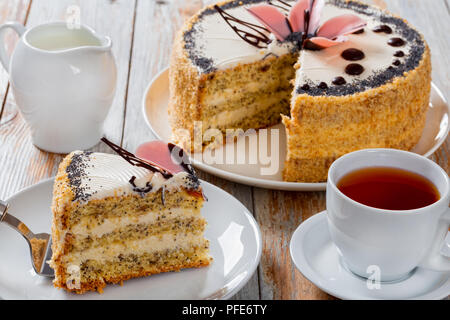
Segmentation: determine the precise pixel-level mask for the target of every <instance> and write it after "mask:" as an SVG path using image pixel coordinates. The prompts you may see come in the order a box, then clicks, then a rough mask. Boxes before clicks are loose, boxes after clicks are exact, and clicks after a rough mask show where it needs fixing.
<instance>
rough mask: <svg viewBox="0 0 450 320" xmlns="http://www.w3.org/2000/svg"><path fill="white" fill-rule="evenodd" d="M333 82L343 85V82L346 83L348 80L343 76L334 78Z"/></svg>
mask: <svg viewBox="0 0 450 320" xmlns="http://www.w3.org/2000/svg"><path fill="white" fill-rule="evenodd" d="M332 83H333V84H334V85H337V86H341V85H343V84H346V83H347V81H345V79H344V78H343V77H336V78H334V79H333V81H332Z"/></svg>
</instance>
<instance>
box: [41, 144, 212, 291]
mask: <svg viewBox="0 0 450 320" xmlns="http://www.w3.org/2000/svg"><path fill="white" fill-rule="evenodd" d="M108 143H109V144H111V143H110V142H108ZM111 146H113V148H115V150H116V151H118V152H119V155H114V154H106V153H91V152H83V151H75V152H72V153H71V154H69V155H68V156H67V157H66V158H65V159H64V160H63V162H62V163H61V165H60V167H59V170H58V174H57V176H56V180H55V184H54V190H53V204H52V212H53V224H52V239H53V244H52V249H53V256H52V259H51V262H50V265H51V267H52V268H53V269H54V270H55V280H54V285H55V287H59V288H64V289H66V290H68V291H72V292H76V293H84V292H86V291H90V290H92V291H95V290H97V291H99V292H101V291H102V290H103V288H104V287H105V286H106V284H107V283H118V282H122V281H123V280H127V279H130V278H135V277H142V276H147V275H151V274H156V273H161V272H168V271H178V270H181V269H184V268H192V267H203V266H207V265H209V263H210V260H211V258H210V257H209V255H208V251H209V249H208V248H209V242H208V240H207V239H205V238H204V236H203V233H204V229H205V226H206V221H205V219H204V218H203V217H202V216H201V213H200V209H201V208H202V205H203V201H204V198H203V193H202V189H201V186H200V183H199V180H198V179H197V177H196V176H195V173H194V171H193V170H192V168H191V167H190V165H188V164H186V163H184V164H183V165H179V164H176V163H171V162H170V156H168V155H169V154H170V152H169V151H170V150H169V149H171V150H173V146H171V145H169V146H168V145H167V144H165V143H162V142H155V143H152V144H151V145H150V146H147V147H146V148H147V149H148V148H150V151H148V150H147V151H145V150H144V154H146V156H145V160H144V157H143V158H138V157H136V156H134V155H132V154H131V153H128V152H126V151H124V150H123V149H120V148H119V147H118V146H115V145H113V144H111ZM177 152H178V151H177ZM141 153H142V152H141ZM155 153H156V154H157V155H156V156H155ZM152 155H153V156H152Z"/></svg>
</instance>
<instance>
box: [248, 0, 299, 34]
mask: <svg viewBox="0 0 450 320" xmlns="http://www.w3.org/2000/svg"><path fill="white" fill-rule="evenodd" d="M247 11H248V12H250V13H251V14H252V15H253V16H255V18H256V19H258V20H259V21H261V23H262V24H263V25H264V26H265V27H266V28H267V29H269V30H270V32H272V33H273V34H274V35H275V37H276V38H277V39H278V40H279V41H283V40H284V39H286V37H287V36H289V34H290V33H291V30H290V29H289V27H288V24H287V19H286V17H285V16H284V14H282V13H281V12H280V11H278V10H277V9H276V8H275V7H273V6H270V5H257V6H253V7H250V8H247Z"/></svg>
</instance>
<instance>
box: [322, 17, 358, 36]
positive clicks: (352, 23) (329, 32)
mask: <svg viewBox="0 0 450 320" xmlns="http://www.w3.org/2000/svg"><path fill="white" fill-rule="evenodd" d="M365 25H366V22H365V21H364V20H363V19H361V18H359V17H358V16H355V15H353V14H343V15H341V16H337V17H334V18H331V19H329V20H327V21H326V22H324V24H323V25H322V26H320V28H319V30H317V37H324V38H328V39H330V40H333V39H334V38H336V37H338V36H342V35H346V34H349V33H352V32H355V31H357V30H359V29H361V28H363V27H364V26H365Z"/></svg>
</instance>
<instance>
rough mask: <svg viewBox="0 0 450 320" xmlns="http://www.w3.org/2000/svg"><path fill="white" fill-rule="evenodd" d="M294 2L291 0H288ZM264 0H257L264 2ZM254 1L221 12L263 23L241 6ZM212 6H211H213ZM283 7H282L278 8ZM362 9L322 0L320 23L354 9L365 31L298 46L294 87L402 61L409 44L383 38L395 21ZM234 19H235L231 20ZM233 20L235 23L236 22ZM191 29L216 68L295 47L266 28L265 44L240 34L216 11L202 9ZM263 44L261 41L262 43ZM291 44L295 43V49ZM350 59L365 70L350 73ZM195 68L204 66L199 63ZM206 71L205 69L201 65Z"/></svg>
mask: <svg viewBox="0 0 450 320" xmlns="http://www.w3.org/2000/svg"><path fill="white" fill-rule="evenodd" d="M287 2H289V3H294V2H295V1H294V0H288V1H287ZM264 3H265V2H262V3H261V4H264ZM253 5H254V4H248V5H242V6H237V7H234V8H228V9H225V12H226V13H228V14H230V15H231V16H233V17H235V18H238V19H241V20H244V21H246V22H249V23H253V24H257V25H261V23H259V22H258V21H257V20H256V18H254V17H253V16H252V15H251V14H250V13H249V12H248V11H247V10H246V9H245V8H248V7H251V6H253ZM211 10H213V9H211ZM280 11H281V9H280ZM366 11H367V13H368V14H369V15H366V14H361V13H357V12H356V11H354V10H352V9H348V8H340V7H338V6H336V5H335V4H332V3H326V4H325V6H324V8H323V11H322V14H321V21H320V24H322V23H323V22H325V21H326V20H328V19H330V18H332V17H335V16H338V15H342V14H349V13H350V14H354V15H357V16H359V17H361V18H362V19H363V20H365V21H366V22H367V26H366V27H365V28H364V30H365V31H364V32H363V33H361V34H350V35H348V36H347V37H348V39H349V40H348V41H346V42H343V43H342V44H339V45H336V46H333V47H330V48H327V49H322V50H317V51H313V50H302V51H301V52H300V59H299V63H300V68H299V70H297V76H296V87H297V86H301V85H302V84H304V83H306V82H308V83H309V84H313V85H318V84H319V83H320V82H325V83H326V84H327V85H328V86H330V85H332V84H331V82H332V80H333V79H334V78H335V77H338V76H342V77H343V78H344V79H345V80H346V82H347V83H351V82H352V81H354V80H362V79H367V78H368V77H370V76H371V75H374V74H377V73H379V72H380V71H384V70H386V69H387V68H388V67H389V66H391V65H392V63H393V61H395V60H397V59H398V60H400V62H401V63H403V62H404V61H405V60H406V58H407V57H408V56H409V53H410V51H411V47H412V46H411V44H408V42H406V44H405V45H404V46H401V47H393V46H390V45H388V44H387V41H388V40H389V39H390V38H393V37H401V36H400V35H399V33H398V31H396V30H398V27H396V26H395V25H394V24H389V23H385V22H381V21H380V14H381V13H382V11H380V10H379V9H376V8H372V7H369V8H368V9H367V10H366ZM232 23H233V22H232ZM382 24H383V25H384V24H386V25H388V26H390V27H391V29H392V33H391V34H386V33H383V32H379V33H375V32H374V31H372V30H373V28H375V27H377V26H380V25H382ZM234 25H237V24H236V23H234ZM238 26H239V28H242V29H245V27H244V26H242V25H238ZM193 29H194V34H195V41H194V42H195V48H194V49H189V50H194V51H193V52H194V54H195V55H198V56H199V57H202V58H206V59H211V60H212V62H213V65H212V67H214V68H217V69H219V70H220V69H227V68H232V67H234V66H236V65H238V64H246V63H252V62H255V61H258V60H261V59H263V58H264V57H265V56H266V55H268V54H270V53H272V54H275V55H283V54H286V53H288V52H290V51H291V50H293V49H294V44H293V43H290V42H283V43H281V42H279V41H277V40H275V39H274V37H273V35H272V34H269V33H267V35H268V36H269V37H271V39H274V41H272V42H271V43H270V44H269V45H268V46H267V48H262V49H260V48H257V47H255V46H253V45H251V44H249V43H247V42H246V41H244V40H243V39H241V38H240V37H239V36H238V35H237V34H236V33H235V32H234V31H233V30H232V29H231V27H230V26H229V25H228V24H227V23H226V22H225V20H224V19H223V18H222V16H221V15H220V14H219V13H218V12H213V13H208V14H205V15H203V16H202V17H201V18H200V20H199V21H198V22H196V23H195V24H194V26H193ZM263 45H264V44H263ZM347 48H356V49H360V50H362V51H363V52H364V54H365V58H364V59H362V60H359V61H348V60H345V59H343V58H342V57H341V53H342V51H344V50H345V49H347ZM294 50H295V49H294ZM398 50H402V51H403V52H404V54H405V55H404V57H399V58H397V57H394V53H395V52H396V51H398ZM350 63H358V64H361V65H362V66H363V67H364V72H363V73H362V74H360V75H357V76H351V75H348V74H346V73H345V67H346V66H347V65H348V64H350ZM199 71H202V70H200V69H199ZM203 71H204V70H203Z"/></svg>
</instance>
